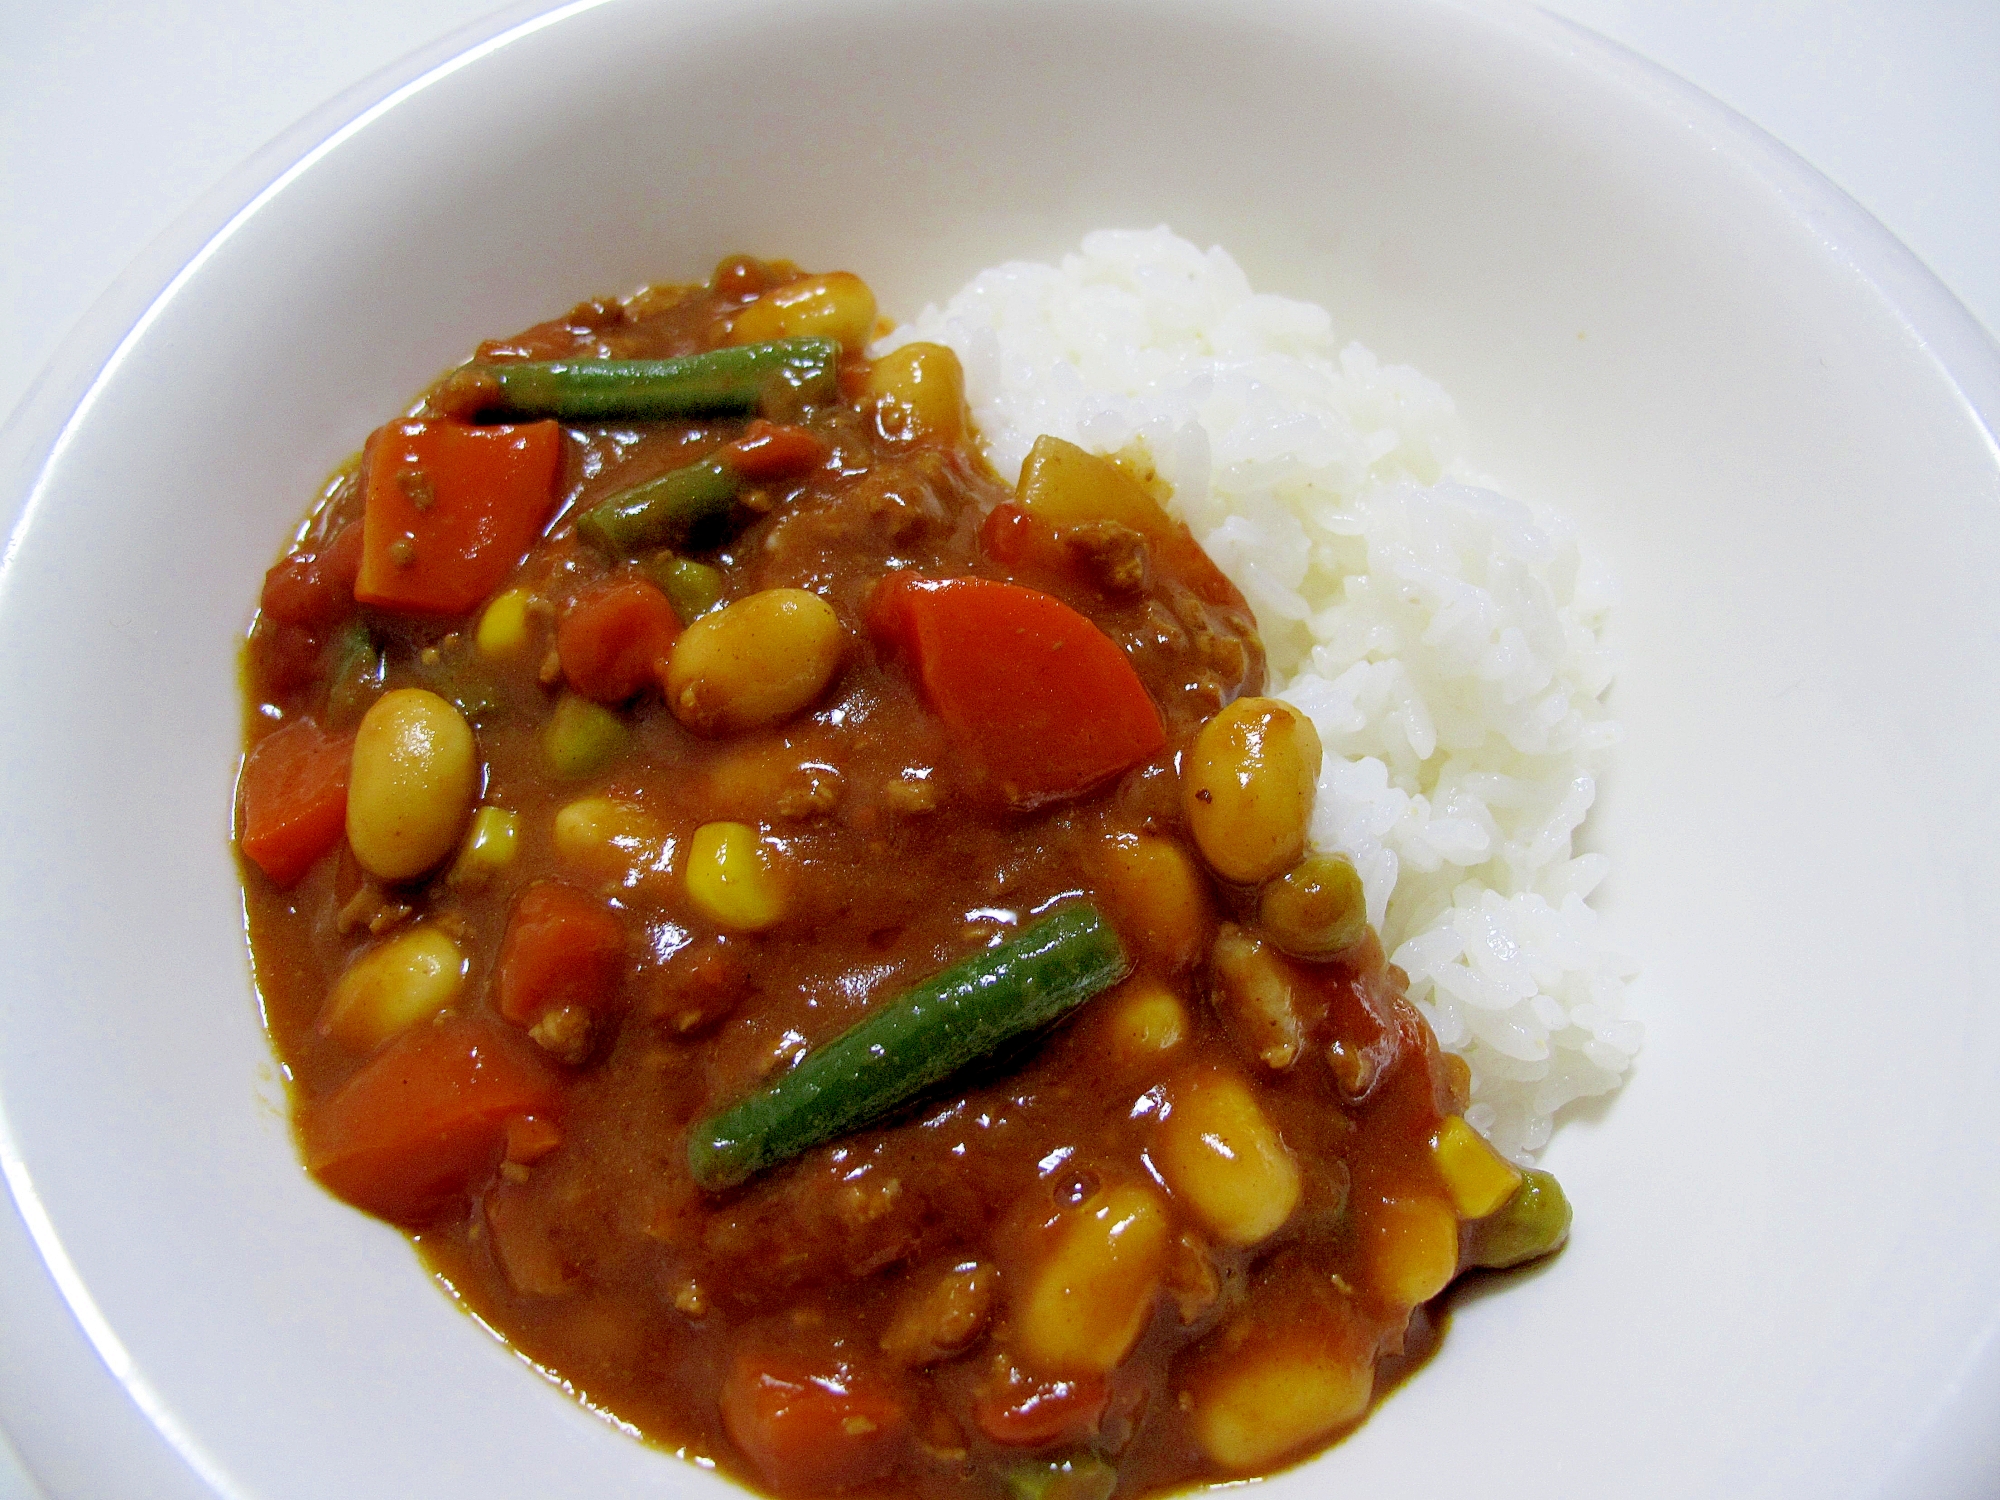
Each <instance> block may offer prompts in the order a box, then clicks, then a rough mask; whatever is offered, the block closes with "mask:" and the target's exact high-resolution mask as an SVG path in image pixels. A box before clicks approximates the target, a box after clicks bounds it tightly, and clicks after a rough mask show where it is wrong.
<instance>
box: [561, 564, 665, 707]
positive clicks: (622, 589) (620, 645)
mask: <svg viewBox="0 0 2000 1500" xmlns="http://www.w3.org/2000/svg"><path fill="white" fill-rule="evenodd" d="M680 633H681V620H680V616H679V615H677V614H675V613H674V607H673V605H672V604H670V603H668V602H667V596H666V595H665V594H663V593H661V592H660V591H659V590H658V589H657V588H655V587H654V586H653V585H652V584H650V583H648V582H646V581H645V580H644V579H643V578H625V579H621V580H619V581H618V582H616V583H613V584H610V585H608V586H606V587H603V588H599V589H596V590H594V591H593V592H590V593H587V594H585V595H584V596H583V597H582V598H580V599H578V600H577V601H576V603H574V604H572V605H571V606H570V607H569V612H568V613H567V614H565V615H564V616H563V617H562V623H561V624H559V625H557V626H556V656H557V657H558V659H560V660H561V662H562V669H563V676H564V677H565V678H567V679H568V680H569V685H570V686H571V687H572V688H574V689H576V691H577V692H579V693H581V694H582V695H583V696H584V697H586V698H590V699H594V700H595V701H596V702H599V703H611V704H618V703H623V702H624V701H625V700H626V699H627V698H631V697H634V696H636V695H637V694H639V693H642V692H644V691H645V690H646V689H647V688H649V687H654V686H657V685H659V684H660V683H661V682H662V681H664V680H665V677H666V671H667V657H668V655H669V654H670V653H671V652H672V651H673V649H674V639H675V637H677V636H678V635H679V634H680Z"/></svg>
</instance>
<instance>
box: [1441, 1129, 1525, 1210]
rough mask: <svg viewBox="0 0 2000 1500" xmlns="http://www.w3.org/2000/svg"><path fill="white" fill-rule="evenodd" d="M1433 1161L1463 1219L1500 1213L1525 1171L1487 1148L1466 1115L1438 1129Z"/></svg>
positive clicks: (1483, 1139) (1519, 1183) (1452, 1202)
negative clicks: (1522, 1172) (1467, 1121)
mask: <svg viewBox="0 0 2000 1500" xmlns="http://www.w3.org/2000/svg"><path fill="white" fill-rule="evenodd" d="M1431 1160H1432V1161H1433V1162H1434V1163H1436V1165H1437V1169H1438V1176H1439V1177H1441V1178H1443V1179H1444V1190H1445V1191H1446V1192H1447V1193H1449V1194H1451V1206H1452V1207H1453V1208H1455V1209H1457V1210H1458V1216H1459V1217H1460V1218H1461V1219H1483V1218H1485V1217H1486V1216H1487V1215H1488V1214H1491V1213H1496V1212H1498V1211H1499V1209H1500V1206H1501V1205H1502V1204H1504V1203H1505V1202H1506V1201H1507V1200H1508V1199H1509V1198H1511V1197H1513V1196H1514V1189H1516V1188H1518V1187H1519V1186H1520V1185H1521V1169H1520V1168H1519V1167H1516V1166H1515V1165H1514V1164H1513V1163H1512V1162H1510V1161H1508V1160H1507V1159H1506V1158H1505V1157H1504V1156H1502V1155H1501V1154H1500V1153H1499V1152H1498V1151H1495V1150H1494V1149H1493V1148H1492V1147H1491V1146H1489V1145H1487V1144H1486V1138H1485V1137H1484V1136H1482V1135H1481V1134H1480V1133H1479V1132H1478V1131H1476V1130H1474V1129H1473V1128H1472V1127H1471V1126H1470V1125H1468V1124H1466V1123H1465V1117H1464V1116H1463V1115H1452V1116H1450V1117H1448V1118H1447V1119H1446V1120H1445V1122H1444V1123H1443V1124H1442V1125H1440V1126H1438V1128H1437V1132H1436V1134H1434V1135H1433V1136H1432V1137H1431Z"/></svg>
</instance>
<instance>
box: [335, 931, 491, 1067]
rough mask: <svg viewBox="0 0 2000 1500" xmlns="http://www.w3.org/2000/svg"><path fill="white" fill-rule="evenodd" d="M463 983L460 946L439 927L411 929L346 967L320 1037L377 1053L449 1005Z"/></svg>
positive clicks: (463, 965)
mask: <svg viewBox="0 0 2000 1500" xmlns="http://www.w3.org/2000/svg"><path fill="white" fill-rule="evenodd" d="M464 983H465V955H464V954H462V953H460V952H459V951H458V944H456V943H454V942H453V941H452V940H451V938H450V937H449V936H448V935H447V934H446V933H445V932H444V931H443V930H442V929H440V928H437V927H430V926H417V927H412V928H409V929H407V930H406V931H403V932H399V933H397V934H396V936H394V937H392V938H390V939H389V940H388V941H387V942H384V943H378V944H377V945H376V946H375V947H373V948H370V949H369V950H368V951H367V952H365V953H363V954H362V955H361V956H360V957H359V958H357V959H355V960H354V962H353V963H351V964H349V965H348V966H347V972H346V973H344V974H342V975H341V976H340V978H339V979H338V980H336V981H335V982H334V986H333V993H332V994H330V995H329V996H327V1001H326V1009H325V1010H324V1011H322V1012H321V1013H320V1018H319V1030H320V1034H321V1035H322V1036H326V1037H330V1038H332V1039H333V1040H334V1041H336V1042H338V1043H339V1044H340V1045H341V1046H343V1047H348V1048H351V1049H352V1050H354V1051H356V1052H373V1051H374V1050H375V1049H376V1048H377V1047H379V1046H381V1045H382V1043H384V1042H386V1041H388V1040H389V1038H390V1037H392V1036H395V1035H396V1034H397V1033H398V1032H400V1031H404V1030H407V1029H408V1028H409V1027H411V1026H414V1025H416V1023H417V1022H419V1021H422V1020H425V1019H427V1018H429V1017H431V1016H434V1015H436V1014H437V1013H438V1012H439V1011H441V1010H443V1009H444V1008H445V1007H446V1006H448V1005H450V1004H451V1003H452V1001H453V1000H455V999H457V998H458V992H459V990H460V988H461V987H462V986H463V985H464Z"/></svg>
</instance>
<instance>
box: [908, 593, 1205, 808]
mask: <svg viewBox="0 0 2000 1500" xmlns="http://www.w3.org/2000/svg"><path fill="white" fill-rule="evenodd" d="M868 623H869V628H870V629H871V631H872V632H873V633H874V635H875V636H876V638H877V639H878V640H881V641H883V642H884V643H886V644H888V645H890V646H891V647H893V648H894V649H897V650H900V651H901V652H902V653H903V654H904V655H905V656H906V657H908V659H909V660H910V662H911V664H912V665H913V667H914V668H915V671H916V675H917V681H918V683H919V685H920V686H921V687H922V689H923V694H924V698H925V700H926V701H927V702H928V703H929V704H930V707H931V709H932V711H933V712H934V713H936V714H937V716H938V718H939V719H941V720H942V721H943V723H944V726H945V729H946V731H947V732H948V733H949V734H950V735H951V736H952V738H953V739H954V740H955V741H956V742H957V743H958V744H959V746H960V748H961V749H963V750H964V751H965V753H966V754H967V755H968V757H969V758H970V759H971V760H972V761H973V762H974V763H975V764H977V765H978V767H979V768H980V769H981V770H982V771H983V772H984V773H985V775H986V776H987V778H988V779H989V780H990V781H991V782H992V783H993V784H994V786H995V787H996V788H997V789H998V790H999V792H1000V793H1001V795H1002V796H1003V797H1005V798H1006V800H1007V801H1008V802H1010V803H1012V804H1013V805H1015V806H1017V807H1034V806H1037V805H1039V804H1041V803H1044V802H1052V801H1055V800H1057V799H1059V798H1063V797H1072V796H1076V795H1078V794H1079V793H1082V792H1087V791H1089V790H1090V789H1091V788H1092V787H1095V786H1099V785H1101V784H1102V783H1104V782H1105V781H1108V780H1110V779H1111V778H1112V777H1114V776H1116V775H1118V774H1119V773H1120V772H1122V771H1124V770H1126V769H1127V768H1128V767H1131V766H1133V765H1136V764H1137V763H1138V762H1140V761H1142V760H1144V759H1146V757H1147V756H1149V755H1153V754H1155V753H1157V752H1158V751H1159V750H1160V749H1161V747H1162V746H1164V745H1165V744H1166V740H1167V736H1166V728H1165V726H1164V725H1163V724H1162V723H1161V722H1160V711H1159V709H1158V708H1157V707H1155V706H1154V703H1153V700H1152V698H1151V697H1150V696H1149V695H1148V694H1147V692H1146V687H1145V684H1144V683H1142V682H1140V681H1139V674H1138V673H1136V672H1134V671H1133V670H1132V664H1131V663H1130V662H1129V661H1127V660H1126V659H1125V653H1124V651H1123V650H1121V649H1120V648H1119V646H1118V644H1117V642H1115V641H1113V640H1112V639H1111V637H1109V636H1108V635H1106V634H1105V633H1104V632H1103V631H1101V630H1099V629H1098V628H1097V627H1096V626H1095V625H1093V624H1091V623H1090V621H1089V620H1087V619H1085V618H1084V617H1083V616H1082V615H1080V614H1078V613H1077V612H1076V611H1075V610H1073V609H1071V608H1070V607H1069V606H1068V605H1067V604H1064V603H1063V602H1062V601H1061V600H1060V599H1056V598H1053V597H1051V596H1050V595H1048V594H1043V593H1039V592H1037V591H1036V590H1034V589H1029V588H1022V587H1021V586H1020V585H1018V584H1012V583H998V582H995V581H993V580H992V579H987V578H942V579H937V578H918V577H914V576H911V575H909V574H898V575H896V576H894V577H891V578H889V579H888V580H887V581H885V582H884V583H883V584H881V585H880V586H879V587H878V588H877V589H876V591H875V596H874V598H873V599H872V600H871V601H870V603H869V609H868Z"/></svg>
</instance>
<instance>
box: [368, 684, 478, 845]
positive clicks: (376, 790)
mask: <svg viewBox="0 0 2000 1500" xmlns="http://www.w3.org/2000/svg"><path fill="white" fill-rule="evenodd" d="M478 783H479V762H478V756H477V754H476V752H475V748H474V744H473V738H472V726H471V725H470V724H468V723H466V722H465V715H463V714H462V713H460V712H459V711H458V710H457V709H456V708H454V707H453V706H452V705H451V704H450V703H448V702H446V701H445V700H444V699H443V698H440V697H439V696H438V695H437V694H436V693H433V692H428V691H426V690H425V689H423V688H397V689H396V690H395V691H393V692H389V693H384V694H383V695H382V696H381V697H380V698H378V699H377V700H376V701H375V705H374V707H372V708H370V709H369V710H368V712H367V714H366V715H365V716H364V717H363V718H362V720H361V728H360V729H359V730H358V731H357V732H356V734H355V738H354V761H353V769H352V771H351V773H350V774H349V776H348V782H347V842H348V843H349V844H350V845H351V846H352V847H353V849H354V857H355V858H356V859H357V860H359V861H360V862H361V867H362V868H363V869H364V870H366V871H367V872H368V873H369V874H371V875H373V876H375V877H376V878H378V879H381V880H409V879H411V878H413V877H415V876H418V875H421V874H423V873H424V872H425V871H427V870H429V869H430V868H431V867H432V866H434V865H436V864H437V863H438V861H440V860H441V859H443V858H444V857H445V856H446V855H447V854H450V853H451V852H452V850H453V849H454V848H456V847H457V845H458V835H459V830H460V829H462V828H463V827H464V826H465V819H466V814H467V813H469V812H470V811H471V810H472V800H473V797H474V795H475V793H476V792H477V791H478Z"/></svg>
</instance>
